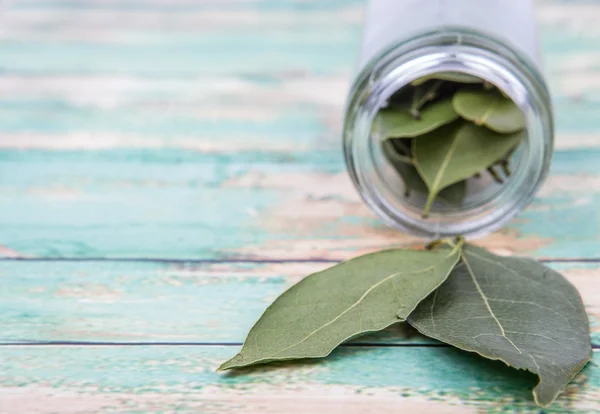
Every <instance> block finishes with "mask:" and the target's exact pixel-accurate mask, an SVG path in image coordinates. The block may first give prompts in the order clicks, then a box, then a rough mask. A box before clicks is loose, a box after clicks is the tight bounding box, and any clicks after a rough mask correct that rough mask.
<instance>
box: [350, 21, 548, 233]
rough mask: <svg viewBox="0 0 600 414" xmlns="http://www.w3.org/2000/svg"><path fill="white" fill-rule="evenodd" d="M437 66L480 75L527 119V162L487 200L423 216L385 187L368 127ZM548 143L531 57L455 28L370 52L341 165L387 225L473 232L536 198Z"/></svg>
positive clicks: (544, 105) (354, 96) (544, 94)
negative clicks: (475, 205) (469, 207)
mask: <svg viewBox="0 0 600 414" xmlns="http://www.w3.org/2000/svg"><path fill="white" fill-rule="evenodd" d="M440 72H459V73H465V74H468V75H473V76H476V77H479V78H481V79H484V80H486V81H489V82H490V83H492V84H494V85H495V86H497V87H498V88H499V89H501V90H502V91H503V92H504V93H506V94H507V95H508V96H509V97H510V98H511V99H512V100H513V101H515V103H516V104H517V105H518V106H519V107H520V108H521V109H522V110H523V112H524V113H525V115H526V119H527V131H528V139H527V142H526V144H527V145H526V150H525V151H524V154H523V155H524V160H523V165H524V166H525V167H524V168H520V169H519V170H518V171H517V172H516V173H515V175H514V176H513V177H511V180H509V182H508V183H507V185H505V186H504V188H503V189H502V190H501V191H499V192H498V194H497V195H496V196H495V197H494V198H493V199H492V200H490V202H489V203H487V204H486V205H484V206H479V207H478V208H477V209H472V210H469V211H466V212H462V213H461V214H455V215H454V216H452V215H438V216H437V217H431V218H429V219H427V220H424V219H421V218H420V217H416V216H414V215H411V214H409V213H407V211H406V210H405V209H402V208H401V207H399V206H401V205H402V200H398V198H397V197H396V196H394V195H392V193H391V192H390V191H388V190H387V189H386V184H385V183H384V182H382V180H381V177H379V176H378V174H377V173H376V165H375V161H374V159H373V152H372V151H371V144H372V142H371V139H372V136H371V126H372V123H373V119H374V118H375V116H376V114H377V112H378V111H379V109H381V108H382V107H383V106H384V105H385V103H386V102H387V101H388V99H389V98H390V97H391V96H392V95H393V94H394V93H395V92H396V91H398V90H399V89H401V88H402V87H404V86H406V85H408V84H409V83H410V82H412V81H414V80H416V79H418V78H421V77H423V76H428V75H432V74H435V73H440ZM553 143H554V122H553V113H552V103H551V99H550V94H549V91H548V88H547V86H546V84H545V81H544V79H543V77H542V75H541V73H540V72H539V71H538V69H537V66H536V65H535V63H534V62H531V61H530V60H529V59H528V58H527V57H525V55H524V54H523V53H520V51H519V50H517V49H514V48H511V47H510V46H508V45H507V44H505V43H503V42H502V41H501V40H498V39H496V38H492V37H490V36H489V35H487V34H483V33H479V32H474V31H471V30H465V29H463V28H458V27H445V28H440V29H438V30H435V31H430V32H425V33H422V34H421V35H418V36H415V37H413V38H411V39H410V40H407V41H403V42H398V43H396V44H394V45H392V46H391V47H389V48H388V49H386V50H385V51H384V52H383V53H381V54H380V55H379V56H378V57H376V58H374V59H373V60H372V61H371V62H370V63H369V64H367V65H366V66H365V68H364V69H363V70H362V71H361V73H360V74H359V76H358V77H357V80H356V82H355V83H354V84H353V86H352V88H351V91H350V95H349V98H348V103H347V107H346V119H345V121H344V154H345V159H346V165H347V169H348V171H349V173H350V176H351V178H352V181H353V182H354V185H355V187H356V188H357V189H358V191H359V193H360V194H361V196H362V198H363V199H364V200H365V202H366V203H367V204H368V205H369V206H370V207H371V209H373V210H374V211H375V212H376V213H377V215H378V216H379V217H380V218H381V219H382V220H383V221H384V222H385V223H386V224H388V225H389V226H391V227H394V228H397V229H399V230H402V231H405V232H409V233H412V234H416V235H420V236H423V237H426V238H440V237H452V236H456V235H463V236H466V237H477V236H481V235H484V234H488V233H490V232H492V231H494V230H497V229H498V228H500V227H502V226H503V225H504V224H506V223H507V222H508V221H509V220H510V219H511V218H513V217H514V216H515V215H516V214H518V213H519V212H520V211H521V210H522V209H524V208H525V207H526V206H527V205H528V204H529V203H530V202H531V201H532V200H533V198H534V196H535V194H536V192H537V190H538V189H539V187H540V186H541V184H542V183H543V181H544V180H545V178H546V176H547V174H548V170H549V167H550V161H551V158H552V152H553Z"/></svg>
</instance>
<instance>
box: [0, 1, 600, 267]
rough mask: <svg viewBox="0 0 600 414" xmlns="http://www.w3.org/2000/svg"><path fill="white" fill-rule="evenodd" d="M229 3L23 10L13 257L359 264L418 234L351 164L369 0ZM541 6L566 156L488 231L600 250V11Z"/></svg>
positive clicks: (4, 206)
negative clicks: (382, 207) (374, 199)
mask: <svg viewBox="0 0 600 414" xmlns="http://www.w3.org/2000/svg"><path fill="white" fill-rule="evenodd" d="M210 4H211V3H210V2H208V3H200V4H195V3H194V2H176V3H171V2H167V1H154V2H152V3H151V4H145V5H144V6H142V5H141V3H139V2H127V1H124V2H118V1H92V2H85V3H82V2H66V3H65V2H53V1H44V2H31V1H22V0H21V1H14V2H13V3H11V6H10V7H8V9H7V10H6V11H5V13H4V16H3V21H4V22H5V28H4V30H3V31H2V32H1V33H0V61H2V62H3V63H2V74H1V76H0V111H2V113H3V114H4V116H2V117H1V118H0V190H1V191H0V211H1V212H2V214H1V215H0V228H2V230H3V231H2V232H1V233H0V255H3V256H11V257H13V256H22V257H30V256H33V257H113V258H115V257H129V258H134V257H153V258H189V259H211V258H218V257H234V258H239V257H250V258H259V259H260V258H266V259H269V258H280V259H306V258H313V259H345V258H349V257H351V256H353V255H355V254H358V253H362V252H367V251H373V250H376V249H378V248H381V247H387V246H392V245H410V244H413V243H415V242H417V241H416V240H414V239H413V238H410V237H408V236H406V235H402V234H399V233H398V232H396V231H393V230H389V229H386V228H384V227H383V226H382V225H381V223H380V222H379V221H378V219H377V218H376V217H375V216H374V215H373V214H372V212H370V211H369V210H368V209H367V208H366V207H365V205H364V204H363V203H362V202H361V201H360V199H359V197H358V195H357V194H356V191H355V190H354V189H353V188H352V186H351V184H350V181H349V179H348V177H347V176H346V174H345V171H344V170H345V167H344V164H343V160H342V154H341V150H340V138H339V137H340V125H341V116H342V112H343V104H344V99H345V94H346V91H347V86H348V82H349V80H350V74H351V73H352V65H353V62H354V60H355V55H356V51H357V48H358V43H359V39H360V24H361V15H362V7H363V2H361V1H354V0H352V1H350V0H348V1H341V0H338V1H331V2H325V3H324V4H321V3H319V2H313V1H310V2H303V3H302V6H301V7H300V6H298V5H297V4H296V3H294V2H283V3H277V5H275V2H273V1H266V0H264V1H249V2H235V1H234V2H224V3H219V6H214V5H213V6H211V5H210ZM539 5H540V7H539V16H540V22H541V25H542V34H543V36H542V45H543V54H544V58H545V61H546V63H547V69H548V74H549V80H550V84H551V87H552V89H553V92H554V96H555V105H556V113H557V127H558V136H557V144H558V145H557V148H558V150H557V153H556V156H555V160H554V165H553V169H552V175H551V177H550V179H549V181H548V183H547V185H546V186H545V187H544V189H543V190H542V192H541V193H540V194H539V196H538V198H537V200H536V202H535V203H534V204H533V205H532V206H531V207H530V208H529V209H528V210H527V211H525V212H524V213H523V214H522V215H521V216H520V217H519V218H518V219H516V220H514V221H513V222H512V223H511V224H510V225H509V226H508V227H506V228H505V229H504V230H502V231H500V232H498V233H496V234H494V235H492V236H490V237H488V238H486V239H484V240H482V243H483V244H484V245H485V246H487V247H490V248H493V249H495V250H496V251H500V252H506V253H512V252H521V253H525V254H528V255H532V256H535V257H542V258H586V259H588V258H598V253H597V252H598V251H599V249H600V245H599V242H598V238H597V233H598V231H599V230H600V216H599V215H598V213H597V209H596V208H595V206H596V205H597V203H598V202H599V201H600V199H599V196H598V189H599V188H600V175H599V174H600V170H599V169H598V165H597V162H596V159H597V158H598V156H600V153H598V151H600V144H599V143H600V132H599V128H598V125H597V119H598V115H600V112H599V109H598V105H597V100H598V91H599V90H600V81H598V79H600V76H599V75H598V68H597V66H598V65H597V63H598V62H600V56H598V55H596V54H594V50H595V45H596V44H597V39H598V36H600V33H599V32H598V30H595V29H594V27H595V25H594V23H593V19H590V18H589V16H590V15H592V16H593V15H594V14H595V13H600V6H597V5H593V4H590V3H586V2H567V3H565V2H560V1H549V0H545V1H541V2H539ZM67 15H68V16H71V17H72V18H71V17H70V18H67V17H65V16H67ZM332 16H337V17H338V18H335V19H334V18H332ZM125 21H126V22H127V24H126V25H124V24H123V22H125ZM324 38H326V39H328V41H327V42H322V41H321V39H324ZM41 57H45V58H41ZM23 150H26V151H23ZM324 223H325V224H324ZM115 234H118V235H119V236H118V237H115ZM158 235H160V236H158ZM290 243H293V248H290V245H289V244H290Z"/></svg>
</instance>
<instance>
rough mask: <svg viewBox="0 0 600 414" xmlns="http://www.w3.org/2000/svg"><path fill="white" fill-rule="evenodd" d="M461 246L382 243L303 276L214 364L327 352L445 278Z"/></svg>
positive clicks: (401, 314)
mask: <svg viewBox="0 0 600 414" xmlns="http://www.w3.org/2000/svg"><path fill="white" fill-rule="evenodd" d="M461 247H462V242H460V243H459V244H457V245H454V246H453V247H450V246H443V247H441V248H438V249H435V250H431V251H414V250H387V251H381V252H378V253H373V254H369V255H366V256H361V257H358V258H356V259H352V260H350V261H347V262H344V263H341V264H339V265H336V266H334V267H332V268H330V269H327V270H324V271H322V272H319V273H315V274H312V275H310V276H308V277H306V278H305V279H304V280H302V281H301V282H300V283H298V284H297V285H295V286H293V287H292V288H290V289H289V290H288V291H286V292H285V293H283V294H282V295H281V296H280V297H279V298H277V299H276V300H275V302H274V303H273V304H272V305H271V306H269V308H268V309H267V310H266V311H265V313H264V314H263V315H262V316H261V318H260V319H259V320H258V322H257V323H256V325H254V327H253V328H252V329H251V330H250V333H249V334H248V337H247V338H246V341H245V342H244V346H243V347H242V350H241V351H240V353H239V354H237V355H236V356H235V357H233V358H232V359H231V360H229V361H227V362H225V363H224V364H223V365H221V367H220V368H219V369H220V370H225V369H231V368H239V367H244V366H248V365H253V364H259V363H266V362H271V361H280V360H288V359H299V358H320V357H325V356H327V355H329V353H330V352H331V351H332V350H333V349H334V348H335V347H337V346H338V345H340V344H341V343H343V342H345V341H347V340H349V339H351V338H354V337H357V336H360V335H363V334H366V333H369V332H375V331H379V330H382V329H384V328H386V327H388V326H390V325H392V324H394V323H396V322H400V321H402V320H405V319H406V318H407V317H408V315H409V314H410V313H411V312H412V311H413V310H414V308H415V307H416V306H417V305H418V304H419V302H420V301H421V300H423V299H424V298H425V297H427V296H428V295H429V294H430V293H431V292H433V290H435V289H436V288H437V287H438V286H439V285H440V284H441V283H443V281H444V280H446V278H447V277H448V274H449V273H450V271H451V270H452V268H453V267H454V266H455V265H456V263H457V261H458V258H459V256H460V249H461Z"/></svg>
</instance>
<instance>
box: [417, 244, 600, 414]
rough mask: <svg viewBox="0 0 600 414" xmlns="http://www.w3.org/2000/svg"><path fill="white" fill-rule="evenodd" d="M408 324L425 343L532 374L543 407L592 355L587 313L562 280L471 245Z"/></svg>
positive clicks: (526, 262)
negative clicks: (439, 344)
mask: <svg viewBox="0 0 600 414" xmlns="http://www.w3.org/2000/svg"><path fill="white" fill-rule="evenodd" d="M408 322H409V323H410V324H411V325H412V326H413V327H415V328H416V329H417V330H419V332H421V333H422V334H424V335H427V336H429V337H431V338H435V339H437V340H440V341H442V342H445V343H448V344H450V345H453V346H455V347H457V348H460V349H463V350H466V351H470V352H476V353H478V354H480V355H482V356H484V357H486V358H489V359H495V360H501V361H503V362H505V363H506V364H508V365H509V366H512V367H515V368H518V369H526V370H528V371H531V372H533V373H535V374H537V375H538V377H539V383H538V385H537V386H536V387H535V388H534V390H533V395H534V399H535V401H536V403H537V404H539V405H541V406H544V407H545V406H548V405H549V404H551V403H552V401H553V400H554V399H555V398H556V396H557V395H558V394H559V393H561V392H562V391H563V390H564V389H565V387H566V386H567V384H568V383H569V381H571V379H573V377H574V376H575V375H576V374H577V373H578V372H579V371H580V370H581V369H582V368H583V367H584V366H585V364H586V363H587V361H589V359H590V357H591V353H592V348H591V345H590V333H589V325H588V319H587V316H586V313H585V309H584V307H583V303H582V301H581V298H580V296H579V294H578V293H577V290H576V289H575V288H574V287H573V286H572V285H571V284H570V283H569V282H568V281H566V280H565V279H564V278H563V277H562V276H561V275H560V274H559V273H557V272H555V271H554V270H552V269H550V268H548V267H546V266H544V265H543V264H541V263H538V262H536V261H534V260H531V259H525V258H511V257H500V256H496V255H493V254H491V253H489V252H487V251H485V250H483V249H480V248H477V247H474V246H471V245H466V246H465V247H464V249H463V251H462V253H461V262H460V263H459V264H458V265H457V266H456V268H455V269H454V270H453V271H452V273H451V275H450V277H449V278H448V280H447V281H446V282H445V283H444V284H443V285H442V286H441V287H440V288H439V289H438V290H436V291H435V292H434V293H433V294H432V295H430V296H429V297H428V298H427V299H426V300H424V301H423V302H421V304H420V305H419V306H418V307H417V309H416V310H415V311H414V312H413V313H412V314H411V315H410V317H409V318H408Z"/></svg>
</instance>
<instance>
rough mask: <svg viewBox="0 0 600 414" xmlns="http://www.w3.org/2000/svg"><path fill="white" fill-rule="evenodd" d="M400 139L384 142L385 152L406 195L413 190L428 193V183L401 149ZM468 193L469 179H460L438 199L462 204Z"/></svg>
mask: <svg viewBox="0 0 600 414" xmlns="http://www.w3.org/2000/svg"><path fill="white" fill-rule="evenodd" d="M398 141H399V140H398V139H389V140H386V141H384V142H383V153H384V154H385V157H386V158H387V159H388V161H389V162H390V163H391V164H392V166H393V167H394V170H396V171H397V172H398V175H399V176H400V178H401V179H402V181H403V182H404V187H405V196H406V197H408V196H410V194H411V193H412V192H413V191H416V192H417V193H421V194H427V192H428V190H427V184H425V181H423V179H422V178H421V176H420V175H419V172H418V171H417V169H416V168H415V166H414V165H413V163H412V159H411V158H410V157H408V156H406V155H404V154H401V153H400V151H399V150H402V152H404V151H403V145H404V144H403V143H401V142H400V143H399V142H398ZM466 195H467V181H466V180H463V181H459V182H458V183H455V184H452V185H451V186H449V187H447V188H444V189H443V190H442V191H440V193H439V194H438V200H439V201H440V202H441V203H442V204H445V205H449V206H460V205H462V203H463V201H464V199H465V197H466Z"/></svg>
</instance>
